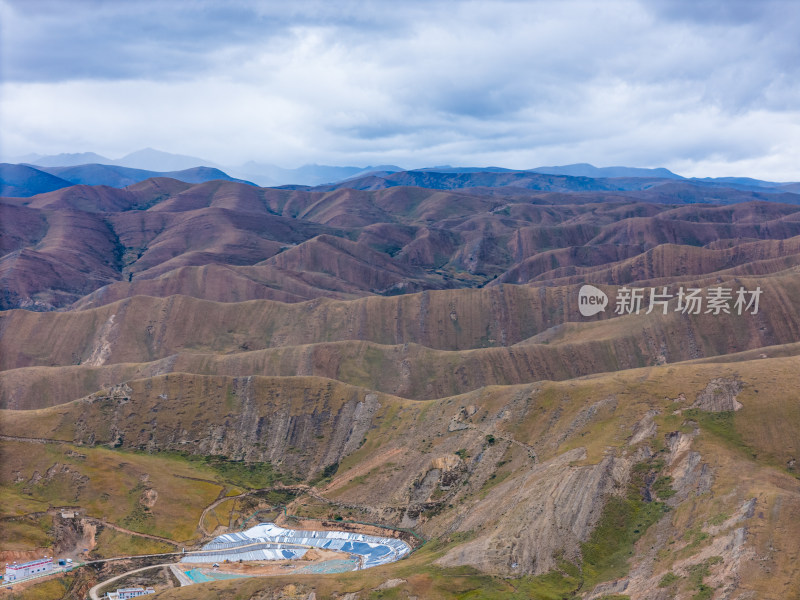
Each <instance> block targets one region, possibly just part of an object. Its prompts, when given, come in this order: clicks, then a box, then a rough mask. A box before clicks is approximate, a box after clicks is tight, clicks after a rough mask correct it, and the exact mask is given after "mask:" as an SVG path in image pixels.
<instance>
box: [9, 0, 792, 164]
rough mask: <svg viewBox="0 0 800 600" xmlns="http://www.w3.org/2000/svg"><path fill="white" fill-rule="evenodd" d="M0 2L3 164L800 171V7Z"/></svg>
mask: <svg viewBox="0 0 800 600" xmlns="http://www.w3.org/2000/svg"><path fill="white" fill-rule="evenodd" d="M0 1H1V0H0ZM0 6H2V14H1V15H0V16H1V17H2V19H0V20H1V21H2V23H3V31H2V40H3V41H2V44H3V46H2V48H0V50H1V51H2V52H0V56H2V78H3V82H2V95H1V96H0V118H2V120H3V123H4V135H3V151H4V154H5V155H12V154H23V153H26V152H32V151H33V152H40V153H50V152H61V151H82V150H94V151H97V152H100V153H105V154H110V155H112V156H113V155H121V154H124V153H127V152H129V151H131V150H134V149H137V148H139V147H143V146H153V147H158V148H161V149H164V150H167V151H171V152H180V153H187V154H194V155H201V156H206V157H207V158H209V159H210V160H214V161H216V162H218V163H222V164H234V163H236V162H243V161H245V160H250V159H254V160H257V161H260V162H275V163H278V164H281V165H284V166H293V165H296V164H301V163H304V162H312V161H313V162H326V163H334V164H353V163H360V164H368V163H387V162H394V163H399V164H403V165H406V166H409V167H415V166H423V165H430V164H442V163H452V164H471V165H476V164H478V165H480V164H499V165H503V166H511V167H516V168H529V167H533V166H537V165H539V164H554V163H565V162H583V161H586V162H593V163H595V164H598V165H601V166H602V165H608V164H620V163H624V164H629V165H634V166H667V167H672V168H676V169H679V170H681V172H683V173H685V174H690V175H695V174H697V175H705V174H709V175H732V174H744V175H751V176H760V177H767V178H774V179H800V174H798V173H797V172H796V167H795V165H796V164H797V163H798V158H800V154H799V153H800V148H799V147H798V142H796V141H795V140H798V139H800V106H798V101H797V98H800V45H798V44H797V43H796V31H797V30H798V27H799V26H800V8H799V7H800V5H798V4H797V3H796V2H791V1H789V0H787V1H775V2H737V1H735V0H733V1H731V0H717V1H713V2H702V1H701V2H697V1H694V2H688V1H687V2H675V1H672V0H669V1H668V0H658V1H655V0H654V1H648V2H636V1H633V0H620V1H614V2H590V1H579V0H572V1H566V2H555V1H553V2H546V1H540V2H522V1H520V2H514V1H509V2H493V3H488V2H466V1H465V2H456V1H434V2H408V3H403V4H401V5H399V4H396V3H395V4H389V3H382V2H372V3H367V2H335V3H333V2H304V3H302V2H301V3H294V2H293V3H283V2H267V3H263V2H212V1H210V0H207V1H199V2H190V1H185V2H184V1H173V2H151V1H144V2H142V1H136V2H134V1H130V0H129V1H115V2H104V1H100V0H96V1H88V0H83V1H72V2H69V3H67V2H63V1H58V2H42V1H36V0H33V1H31V0H27V1H25V2H22V1H19V0H14V1H9V0H5V1H2V2H1V3H0ZM712 171H713V172H712Z"/></svg>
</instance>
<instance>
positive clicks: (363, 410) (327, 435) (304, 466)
mask: <svg viewBox="0 0 800 600" xmlns="http://www.w3.org/2000/svg"><path fill="white" fill-rule="evenodd" d="M274 381H275V380H268V379H265V378H256V377H237V378H223V379H219V378H206V377H202V376H185V375H174V376H170V377H163V378H158V379H156V380H148V383H147V384H144V383H142V382H141V381H138V382H132V385H133V386H134V388H133V389H132V388H131V387H130V386H127V385H124V386H116V387H115V388H114V389H112V390H110V391H107V392H103V393H100V394H98V395H96V396H94V397H90V398H89V399H87V400H86V401H85V402H84V403H83V404H82V408H83V410H82V413H81V414H80V415H78V417H77V419H76V420H77V422H76V425H75V434H74V435H75V441H77V442H80V443H83V444H89V445H91V444H95V443H110V444H111V445H112V446H118V447H132V448H139V449H144V450H156V449H172V450H182V451H188V452H191V453H195V454H203V455H224V456H227V457H230V458H233V459H236V460H248V461H269V462H271V463H273V464H276V465H282V466H283V467H284V468H285V469H287V470H290V471H292V472H295V473H297V474H299V475H302V476H303V477H306V476H309V475H311V474H313V473H314V472H315V471H318V470H320V469H322V468H323V467H325V466H328V465H332V464H335V463H338V462H339V461H340V460H341V459H342V458H343V457H344V456H346V455H348V454H350V453H352V452H354V451H355V450H356V449H358V447H359V446H360V445H361V443H362V441H363V440H364V438H365V436H366V433H367V431H368V430H369V429H370V427H371V426H372V424H373V420H374V418H375V414H376V412H377V411H378V409H379V408H380V403H379V401H378V398H379V396H378V394H375V393H364V392H363V391H362V390H359V389H358V388H352V387H349V386H343V385H341V384H335V383H333V382H324V381H323V380H315V379H309V381H308V384H307V385H304V384H303V383H302V382H301V381H299V378H298V379H297V380H289V379H279V380H277V381H278V385H272V384H273V383H274ZM153 382H155V383H156V385H153ZM290 382H291V383H290ZM225 386H227V388H226V387H225ZM164 398H174V399H175V400H174V401H170V405H171V407H173V408H172V410H170V411H162V410H161V405H162V404H163V403H164V402H165V400H164ZM284 398H286V400H284ZM98 406H99V407H100V410H101V412H102V413H103V417H104V418H103V420H102V421H101V422H98V421H97V416H96V410H97V407H98ZM93 413H94V416H92V415H93ZM220 413H222V414H220ZM155 500H156V499H155V498H150V497H148V498H144V499H143V500H142V502H144V503H148V502H155Z"/></svg>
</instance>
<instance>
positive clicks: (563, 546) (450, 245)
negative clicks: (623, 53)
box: [0, 165, 800, 600]
mask: <svg viewBox="0 0 800 600" xmlns="http://www.w3.org/2000/svg"><path fill="white" fill-rule="evenodd" d="M579 167H580V168H581V169H585V168H587V167H585V166H582V165H577V166H575V169H578V168H579ZM578 170H580V169H578ZM75 172H76V171H70V170H67V169H65V170H63V171H62V172H61V174H62V175H67V174H69V173H75ZM104 172H105V173H106V175H108V176H109V177H117V176H119V177H122V176H124V175H125V173H127V171H122V170H118V169H116V170H115V169H108V170H106V169H104ZM576 173H577V171H576ZM592 173H594V174H598V173H596V172H594V171H592ZM602 174H604V175H620V177H608V178H600V179H594V178H590V177H586V176H584V175H580V174H578V176H573V175H572V174H562V173H555V174H544V173H534V172H519V171H510V170H504V169H499V168H497V169H493V170H469V169H458V168H449V169H448V170H447V171H446V172H445V171H436V170H420V171H414V172H399V173H393V174H389V173H386V172H380V173H371V174H368V175H367V176H366V177H361V178H356V179H354V180H351V181H350V182H346V184H342V185H339V184H337V185H334V186H326V187H318V188H301V187H287V188H283V189H275V188H260V187H256V186H253V185H247V184H244V183H241V182H236V181H225V180H220V179H217V180H214V181H204V182H199V183H191V182H184V181H178V180H177V179H174V178H167V177H155V178H149V179H146V180H143V181H139V182H137V183H133V184H131V185H127V186H126V187H123V188H118V187H113V186H93V185H72V186H68V187H63V188H60V189H53V190H49V191H46V192H44V193H41V194H35V195H32V196H29V197H7V198H3V199H2V200H0V211H1V212H0V220H2V223H3V236H2V238H0V250H2V258H0V282H2V285H3V291H4V295H3V297H2V302H3V304H2V307H1V308H2V309H3V310H2V311H0V344H2V352H0V451H2V452H3V458H4V460H3V461H0V497H2V499H3V502H2V509H1V510H0V527H2V528H3V535H2V536H0V539H2V544H0V558H3V559H6V560H9V559H11V560H20V559H23V558H27V557H29V556H33V555H34V554H36V553H37V552H39V553H40V552H42V551H44V550H45V549H47V550H48V551H54V552H59V553H70V555H74V556H76V557H81V558H82V559H85V558H96V559H100V558H106V557H117V556H122V555H128V554H137V555H138V554H146V553H151V552H152V553H156V552H165V551H170V550H172V549H174V548H188V549H191V548H194V547H198V546H199V544H201V543H202V542H204V541H207V540H208V539H209V538H210V537H212V536H213V535H216V534H219V533H223V532H228V531H231V532H232V531H238V530H240V529H242V528H243V527H245V526H246V524H247V523H250V522H251V521H252V520H253V519H269V520H276V521H277V522H278V523H279V524H281V525H285V526H291V527H299V528H315V527H316V528H323V529H331V528H334V529H335V528H350V529H351V530H353V531H361V532H371V533H378V534H381V535H394V536H400V537H403V539H405V540H407V541H408V543H409V544H411V546H412V547H413V548H414V552H413V553H412V554H411V555H410V556H409V557H407V558H405V559H403V560H401V561H398V562H395V563H391V564H387V565H383V566H381V567H376V568H374V569H368V570H365V571H359V572H355V573H341V574H336V575H319V574H314V575H294V574H293V575H291V576H289V575H277V576H271V577H257V578H247V579H237V580H229V581H217V582H213V583H208V584H202V585H194V586H192V587H191V588H189V589H186V588H183V589H180V588H175V589H169V590H166V589H165V590H164V591H161V596H162V597H169V598H189V597H191V598H206V597H207V598H243V599H252V600H256V599H260V600H264V599H266V598H290V597H302V598H309V597H316V598H320V599H321V598H342V597H349V598H351V599H352V598H373V597H374V598H377V597H386V598H392V597H394V598H410V597H417V598H426V599H427V598H433V599H438V598H441V599H450V598H470V597H490V598H509V599H510V598H523V597H524V598H536V599H550V598H573V599H577V598H582V599H586V600H589V599H591V600H594V599H600V598H607V599H608V598H614V599H622V598H628V599H629V600H640V599H641V600H644V599H648V600H651V599H655V600H669V599H671V598H681V599H687V600H688V599H690V598H723V597H724V598H775V599H778V598H786V597H792V595H793V594H795V592H796V591H797V590H800V574H799V573H798V570H797V569H796V567H795V565H796V563H797V560H798V558H800V556H798V548H797V544H796V540H797V539H798V537H800V529H798V523H799V522H800V521H798V519H797V518H796V516H797V515H798V514H800V512H799V511H800V471H798V466H797V456H798V454H799V453H800V445H798V444H799V443H800V412H798V404H797V402H796V399H797V398H796V396H797V394H796V389H797V386H798V384H800V380H799V379H798V373H800V362H799V361H800V304H799V303H798V302H797V298H798V297H800V205H798V196H797V195H796V194H790V193H785V190H784V191H778V192H775V190H780V189H781V188H770V189H771V190H772V191H763V190H757V189H751V188H755V187H757V186H756V184H755V183H752V182H746V181H745V182H742V181H735V182H719V181H716V182H705V183H702V182H701V183H698V182H695V181H692V180H684V179H677V178H675V177H671V178H670V177H668V176H664V175H665V174H664V173H661V172H657V173H650V172H647V173H639V172H634V173H631V172H616V171H614V172H609V171H602ZM638 175H643V177H638ZM670 175H671V174H670ZM726 183H727V184H729V186H728V185H723V184H726ZM731 186H732V187H731ZM587 283H590V284H592V285H593V286H594V287H595V288H597V289H596V290H593V291H592V292H591V293H592V294H605V295H606V298H607V306H606V308H605V310H603V311H600V312H599V313H598V314H595V315H593V316H584V314H582V312H581V304H580V298H581V297H582V295H583V292H582V288H583V286H584V285H585V284H587ZM631 288H636V289H639V290H641V292H642V298H643V303H642V305H641V310H638V311H633V310H631V311H623V310H621V307H622V306H623V302H622V301H623V300H624V298H625V293H626V291H628V292H630V291H631ZM688 290H698V293H702V302H703V304H702V306H701V307H700V308H698V310H696V311H695V310H690V309H689V307H688V306H687V305H686V303H685V302H686V301H685V292H686V291H688ZM739 292H741V293H742V294H743V295H744V296H747V295H748V294H750V295H751V299H752V298H756V297H758V298H760V303H759V304H758V308H757V310H756V308H755V307H754V306H753V305H752V304H750V305H748V306H747V307H744V306H743V305H741V304H739V305H737V304H736V303H735V302H736V295H737V293H739ZM756 292H760V296H757V295H756ZM725 293H727V294H728V295H729V297H728V299H727V300H725V299H724V298H723V300H725V301H723V302H721V303H719V304H717V305H716V308H715V304H714V302H713V300H712V299H713V297H714V295H715V294H721V295H723V296H724V294H725ZM658 294H662V295H664V296H665V297H666V301H665V302H664V303H662V304H658V303H653V304H650V303H649V300H650V299H656V298H658V297H660V296H658ZM744 296H743V297H744ZM597 297H598V298H599V297H600V296H597ZM63 507H69V511H74V512H75V517H72V518H70V519H66V518H64V517H63V516H62V510H65V509H64V508H63ZM84 548H85V549H86V550H85V551H84ZM113 564H114V563H111V562H109V563H106V564H105V565H98V566H97V567H96V568H93V569H81V570H80V571H77V572H76V573H74V574H72V575H70V577H72V579H71V580H70V581H71V582H72V583H71V584H70V585H71V586H72V590H73V591H74V593H75V594H76V595H77V596H80V597H83V596H85V592H86V591H87V590H88V589H89V588H90V587H91V586H92V585H94V583H96V582H97V581H99V580H100V579H103V578H107V577H109V576H110V575H111V573H112V571H113V569H114V567H113V566H109V565H113ZM120 568H122V567H120ZM124 568H131V567H130V566H128V567H124ZM49 589H50V588H44V587H39V586H35V587H33V588H31V593H36V594H38V595H39V596H40V597H50V596H47V594H48V593H49V592H47V590H49ZM476 594H478V595H476ZM312 595H313V596H312ZM795 595H796V594H795Z"/></svg>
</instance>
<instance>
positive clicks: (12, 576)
mask: <svg viewBox="0 0 800 600" xmlns="http://www.w3.org/2000/svg"><path fill="white" fill-rule="evenodd" d="M52 570H53V559H52V558H47V557H45V558H40V559H38V560H32V561H29V562H26V563H21V564H17V563H13V564H11V565H6V575H5V577H3V580H4V581H19V580H20V579H24V578H25V577H30V576H31V575H38V574H40V573H46V572H47V571H52Z"/></svg>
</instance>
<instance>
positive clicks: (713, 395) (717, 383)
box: [690, 377, 742, 412]
mask: <svg viewBox="0 0 800 600" xmlns="http://www.w3.org/2000/svg"><path fill="white" fill-rule="evenodd" d="M741 391H742V380H741V379H739V378H738V377H728V378H724V377H720V378H717V379H712V380H711V381H710V382H709V384H708V385H707V386H706V388H705V389H704V390H703V391H702V392H700V393H699V394H697V400H695V402H694V404H692V406H691V407H690V408H699V409H700V410H705V411H708V412H725V411H729V410H739V409H740V408H742V403H741V402H739V401H738V400H737V399H736V397H737V396H738V395H739V392H741Z"/></svg>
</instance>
